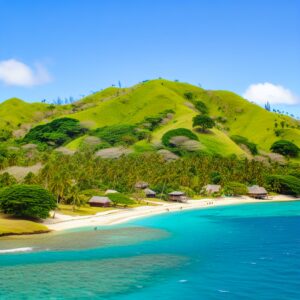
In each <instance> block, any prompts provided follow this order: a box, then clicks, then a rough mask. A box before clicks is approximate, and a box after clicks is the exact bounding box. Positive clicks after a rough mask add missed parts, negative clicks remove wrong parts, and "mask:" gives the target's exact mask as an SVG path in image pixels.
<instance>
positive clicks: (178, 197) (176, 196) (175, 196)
mask: <svg viewBox="0 0 300 300" xmlns="http://www.w3.org/2000/svg"><path fill="white" fill-rule="evenodd" d="M169 200H170V201H178V202H186V201H187V197H186V195H185V193H184V192H181V191H174V192H171V193H169Z"/></svg>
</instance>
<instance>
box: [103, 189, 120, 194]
mask: <svg viewBox="0 0 300 300" xmlns="http://www.w3.org/2000/svg"><path fill="white" fill-rule="evenodd" d="M116 193H119V192H118V191H116V190H106V191H105V195H107V194H116Z"/></svg>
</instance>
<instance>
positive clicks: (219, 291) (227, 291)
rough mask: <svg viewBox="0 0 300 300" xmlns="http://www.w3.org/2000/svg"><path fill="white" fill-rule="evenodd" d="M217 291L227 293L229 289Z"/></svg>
mask: <svg viewBox="0 0 300 300" xmlns="http://www.w3.org/2000/svg"><path fill="white" fill-rule="evenodd" d="M218 292H220V293H229V291H226V290H218Z"/></svg>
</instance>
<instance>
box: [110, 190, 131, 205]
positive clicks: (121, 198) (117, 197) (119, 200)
mask: <svg viewBox="0 0 300 300" xmlns="http://www.w3.org/2000/svg"><path fill="white" fill-rule="evenodd" d="M108 198H109V199H110V200H111V201H112V202H113V204H114V205H123V206H127V205H131V204H134V203H135V202H134V201H133V200H132V199H130V198H128V197H127V196H125V195H123V194H120V193H114V194H108Z"/></svg>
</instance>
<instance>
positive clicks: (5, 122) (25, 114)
mask: <svg viewBox="0 0 300 300" xmlns="http://www.w3.org/2000/svg"><path fill="white" fill-rule="evenodd" d="M46 111H47V105H46V104H43V103H27V102H25V101H22V100H20V99H18V98H12V99H9V100H6V101H4V102H2V103H1V104H0V128H8V129H11V128H18V127H20V126H21V125H22V124H27V123H32V122H38V121H40V120H41V119H42V118H43V116H44V113H45V112H46Z"/></svg>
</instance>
